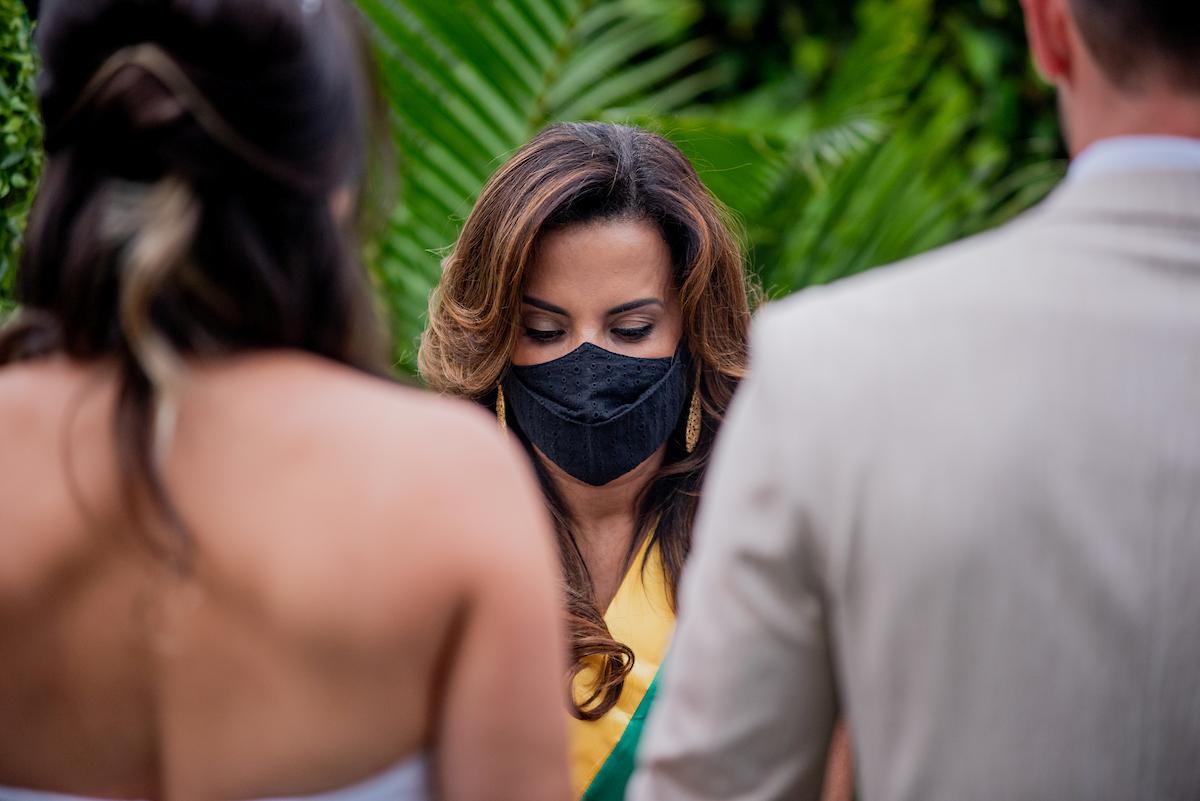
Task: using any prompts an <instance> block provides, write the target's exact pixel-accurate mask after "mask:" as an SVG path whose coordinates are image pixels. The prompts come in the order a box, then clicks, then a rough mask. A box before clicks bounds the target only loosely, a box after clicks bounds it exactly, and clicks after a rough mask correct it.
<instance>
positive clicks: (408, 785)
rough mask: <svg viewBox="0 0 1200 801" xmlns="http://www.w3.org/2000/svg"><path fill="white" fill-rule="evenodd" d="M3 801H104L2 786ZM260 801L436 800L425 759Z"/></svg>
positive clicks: (413, 760)
mask: <svg viewBox="0 0 1200 801" xmlns="http://www.w3.org/2000/svg"><path fill="white" fill-rule="evenodd" d="M0 801H102V799H93V798H84V797H82V796H77V795H62V794H60V793H50V792H43V791H41V790H21V789H18V788H15V787H3V786H0ZM257 801H433V796H432V795H431V794H430V789H429V765H428V762H427V760H426V759H425V758H424V757H413V758H411V759H408V760H405V761H404V762H401V763H400V764H398V765H396V766H395V767H393V768H390V769H388V770H386V771H384V772H383V773H380V774H379V775H377V776H373V777H372V778H370V779H366V780H365V781H361V782H357V783H355V784H352V785H350V786H348V787H343V788H342V789H340V790H332V791H330V792H328V793H317V794H316V795H304V796H292V797H288V798H263V799H258V800H257Z"/></svg>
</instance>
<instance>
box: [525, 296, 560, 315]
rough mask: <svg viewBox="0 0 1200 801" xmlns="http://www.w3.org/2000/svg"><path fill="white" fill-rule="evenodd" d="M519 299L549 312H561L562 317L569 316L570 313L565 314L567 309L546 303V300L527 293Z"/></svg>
mask: <svg viewBox="0 0 1200 801" xmlns="http://www.w3.org/2000/svg"><path fill="white" fill-rule="evenodd" d="M521 301H522V302H524V303H528V304H529V305H530V306H537V307H538V308H539V309H541V310H542V311H548V312H550V313H551V314H561V315H562V316H563V317H570V315H569V314H567V310H566V309H564V308H563V307H562V306H555V305H554V304H553V303H547V302H546V301H544V300H541V299H540V298H535V297H531V296H529V295H525V296H524V297H522V298H521Z"/></svg>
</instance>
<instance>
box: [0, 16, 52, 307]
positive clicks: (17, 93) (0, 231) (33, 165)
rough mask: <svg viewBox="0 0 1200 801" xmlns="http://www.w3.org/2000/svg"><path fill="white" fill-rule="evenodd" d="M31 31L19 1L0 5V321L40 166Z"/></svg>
mask: <svg viewBox="0 0 1200 801" xmlns="http://www.w3.org/2000/svg"><path fill="white" fill-rule="evenodd" d="M30 27H31V26H30V24H29V19H28V17H26V15H25V7H24V5H23V4H22V3H21V2H20V0H0V315H3V314H4V313H5V312H7V311H9V310H10V309H11V306H12V303H11V298H12V294H11V288H12V279H13V274H14V273H15V271H16V260H17V253H18V250H19V248H20V242H21V233H22V231H23V230H24V227H25V217H26V215H27V214H28V212H29V203H30V200H31V199H32V196H33V189H34V186H35V185H36V183H37V176H38V174H39V172H40V170H41V164H42V129H41V123H40V121H39V119H38V115H37V106H36V103H35V101H34V94H33V81H34V73H35V69H36V65H35V61H34V56H33V48H32V46H31V43H30Z"/></svg>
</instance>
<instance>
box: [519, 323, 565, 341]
mask: <svg viewBox="0 0 1200 801" xmlns="http://www.w3.org/2000/svg"><path fill="white" fill-rule="evenodd" d="M564 333H566V332H565V331H563V330H561V329H544V328H529V327H526V328H525V336H526V337H528V338H529V339H532V340H533V341H534V342H553V341H554V340H556V339H558V338H559V337H561V336H562V335H563V334H564Z"/></svg>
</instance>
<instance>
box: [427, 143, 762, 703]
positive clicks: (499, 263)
mask: <svg viewBox="0 0 1200 801" xmlns="http://www.w3.org/2000/svg"><path fill="white" fill-rule="evenodd" d="M606 220H645V221H647V222H649V223H651V224H652V225H654V227H655V228H656V229H657V230H658V231H659V233H660V234H661V235H662V238H663V241H664V242H666V243H667V246H668V248H669V249H670V251H671V258H672V262H673V275H672V279H673V281H674V284H675V287H676V289H677V290H678V291H679V299H680V305H681V307H682V312H683V330H684V338H685V341H686V343H687V348H688V353H689V354H690V358H691V361H692V364H693V366H694V369H695V371H696V372H695V375H694V376H692V378H693V379H694V380H695V382H696V383H695V387H696V391H698V392H699V397H700V403H701V409H702V426H701V434H700V440H699V443H698V444H697V446H696V449H695V451H693V452H691V453H689V452H688V450H687V448H686V445H685V436H684V435H685V430H684V429H685V426H684V420H683V419H681V420H680V421H679V423H680V424H679V426H678V428H677V430H676V432H675V433H674V435H673V436H672V437H671V438H670V440H669V441H668V443H667V453H666V458H665V461H664V464H663V466H662V468H661V469H660V470H659V471H658V474H657V475H655V476H653V477H652V479H651V481H650V483H649V485H648V486H647V487H646V489H645V491H644V492H643V494H642V497H641V498H640V499H639V501H638V508H637V531H636V536H635V537H634V540H633V543H634V547H635V548H636V547H637V546H638V545H639V544H640V543H642V542H643V541H644V538H645V537H647V536H652V537H653V538H654V542H655V544H656V545H658V546H659V548H660V551H661V553H662V561H663V569H664V572H665V573H666V579H667V588H668V591H669V593H670V594H671V599H670V600H671V602H672V604H673V603H674V595H675V592H676V589H677V587H678V586H679V579H680V576H681V574H682V572H683V563H684V560H685V559H686V558H687V554H688V551H689V549H690V547H691V542H692V525H693V522H694V520H695V516H696V506H697V502H698V500H699V493H700V485H701V482H702V481H703V479H704V471H705V470H706V469H707V467H708V460H709V455H710V454H711V453H712V447H713V442H714V439H715V436H716V432H717V428H718V426H719V425H720V423H721V420H722V418H723V417H724V415H725V410H726V408H727V407H728V406H729V402H730V399H731V398H732V397H733V392H734V389H735V388H736V387H737V384H738V381H740V380H741V378H742V375H743V373H744V372H745V369H746V349H747V336H748V329H749V325H750V311H751V306H752V305H753V304H754V302H755V300H756V297H757V293H756V291H755V289H754V287H753V285H752V284H751V282H750V281H749V280H748V279H747V276H746V270H745V262H744V259H743V257H742V250H741V245H740V243H739V241H738V239H737V237H736V236H735V235H734V233H733V230H734V228H733V224H732V219H731V217H730V215H729V214H728V212H727V211H726V209H725V208H724V207H723V206H722V205H721V204H720V202H718V201H717V199H716V198H715V197H713V195H712V194H711V193H710V192H709V191H708V189H707V187H705V185H704V183H703V181H701V180H700V176H699V175H697V173H696V170H695V169H694V168H693V167H692V164H691V162H689V161H688V159H687V157H686V156H685V155H684V154H683V153H682V152H680V150H679V148H677V147H676V146H675V145H674V144H672V143H671V142H670V141H668V140H667V139H664V138H663V137H661V136H659V135H657V134H654V133H651V132H650V131H645V130H642V129H640V128H634V127H630V126H625V125H611V124H607V123H597V122H587V123H559V124H556V125H552V126H550V127H549V128H547V129H546V130H545V131H543V132H542V133H541V134H539V135H538V136H537V137H535V138H534V139H533V141H531V142H529V144H527V145H525V146H524V147H523V148H521V149H520V150H519V151H518V152H517V153H516V155H514V156H513V157H512V159H511V160H510V161H509V162H508V163H507V164H505V165H504V166H503V167H501V168H500V170H499V171H497V172H496V174H495V175H493V176H492V178H491V180H489V181H488V183H487V186H485V187H484V189H483V192H482V194H481V195H480V196H479V200H478V201H477V202H476V204H475V208H474V209H473V210H472V211H471V214H470V216H468V217H467V221H466V223H465V224H464V225H463V230H462V233H461V235H460V236H459V238H458V242H457V243H456V244H455V246H454V250H453V252H452V253H451V254H450V256H449V257H448V258H447V259H446V261H445V264H444V267H443V272H442V279H441V282H440V283H439V284H438V287H437V290H436V291H435V292H434V295H433V298H432V300H431V302H430V307H429V326H428V328H427V329H426V331H425V335H424V337H423V338H422V340H421V352H420V367H421V375H422V377H423V378H424V379H425V380H426V381H427V382H428V384H429V385H430V386H431V387H433V388H434V389H436V390H438V391H441V392H448V393H453V394H456V395H462V396H464V397H468V398H473V399H475V400H477V401H480V402H481V403H484V404H487V405H489V406H491V405H492V404H494V403H495V401H496V386H497V384H498V383H499V381H500V379H501V378H502V377H503V375H504V372H505V370H507V369H508V366H509V364H510V362H511V361H512V353H513V349H514V348H515V346H516V342H517V337H518V336H519V334H520V330H521V327H520V319H519V315H520V309H521V295H522V287H523V286H524V282H525V272H526V270H527V269H528V268H529V265H530V264H531V263H532V262H533V260H534V257H535V254H536V252H537V247H538V244H539V243H540V242H541V240H542V238H543V237H544V236H545V235H546V234H547V233H548V232H550V231H554V230H557V229H562V228H567V227H570V226H573V225H585V224H588V223H593V222H598V221H606ZM509 429H510V430H512V431H513V432H514V433H515V434H516V435H517V436H518V437H519V438H520V439H521V441H522V443H523V444H524V445H525V447H526V449H527V450H528V451H529V453H530V457H531V458H532V460H533V465H534V468H535V470H536V471H537V473H538V477H539V478H540V480H541V485H542V491H543V493H544V495H545V498H546V503H547V505H548V506H549V508H550V512H551V514H552V515H553V517H554V520H555V523H556V528H557V532H558V546H559V555H560V557H561V560H562V567H563V573H564V576H565V581H566V600H567V615H568V625H569V628H570V634H571V668H570V672H569V674H568V681H569V682H571V683H573V682H574V679H575V677H576V676H578V675H579V674H580V673H581V672H582V671H583V670H584V669H585V668H586V667H588V666H589V665H595V666H596V668H597V681H596V683H595V684H594V685H593V686H592V687H590V688H588V689H587V693H586V696H585V697H584V698H583V699H582V700H580V699H573V701H574V703H573V712H574V714H575V716H576V717H578V718H580V719H582V720H597V719H599V718H601V717H603V716H604V715H605V713H607V712H608V711H609V710H610V709H612V707H613V706H614V705H615V704H616V703H617V701H618V700H619V698H620V695H621V690H622V688H623V687H624V682H625V677H626V676H627V675H628V674H629V671H630V670H631V669H632V668H633V661H634V653H633V651H632V650H631V649H630V648H629V647H628V646H627V645H625V644H624V643H620V642H617V641H616V640H615V639H613V636H612V634H611V632H609V630H608V626H607V625H606V624H605V622H604V613H603V610H602V609H601V608H600V605H599V603H598V602H597V599H596V592H595V587H594V585H593V582H592V578H591V576H590V575H589V573H588V568H587V565H586V563H585V562H584V559H583V555H582V552H581V551H580V549H579V545H578V542H577V540H576V537H575V523H574V521H573V520H572V519H571V514H570V510H569V509H568V508H567V507H566V505H565V504H564V502H563V500H562V498H561V497H560V495H559V493H558V492H557V491H556V489H555V487H554V484H553V482H552V481H551V479H550V477H549V474H548V473H547V471H546V470H545V468H544V467H543V466H542V464H541V462H540V461H539V460H538V459H537V458H536V456H535V454H534V452H533V448H532V446H531V445H530V443H529V440H528V438H527V437H525V435H524V434H523V432H521V431H520V428H519V425H518V424H517V423H516V421H515V420H511V419H510V421H509ZM629 556H630V558H632V556H633V554H632V553H631V554H630V555H629Z"/></svg>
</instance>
